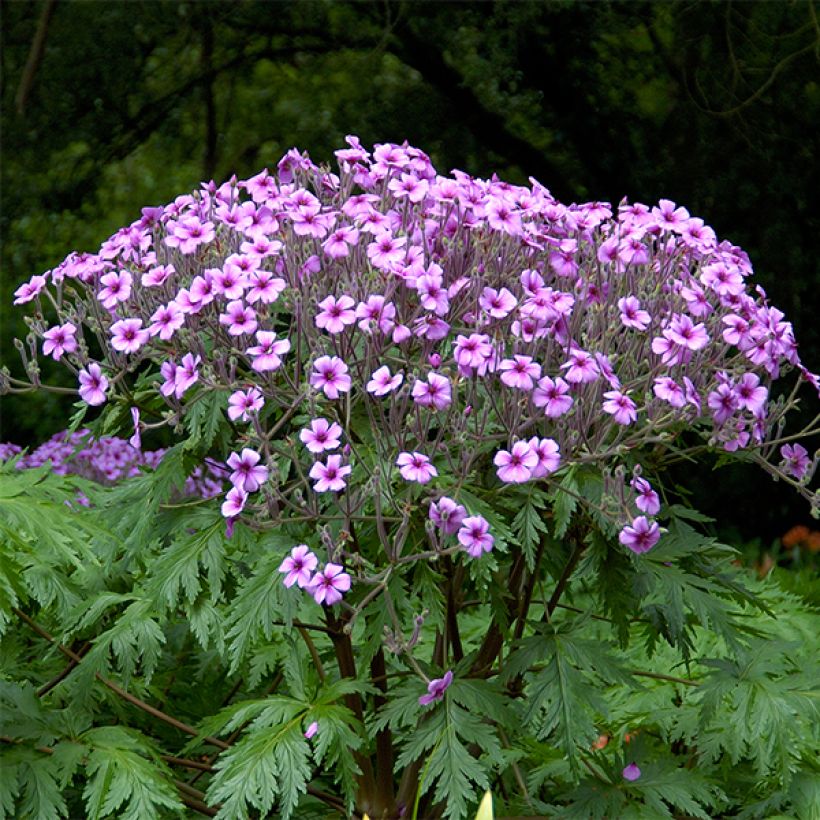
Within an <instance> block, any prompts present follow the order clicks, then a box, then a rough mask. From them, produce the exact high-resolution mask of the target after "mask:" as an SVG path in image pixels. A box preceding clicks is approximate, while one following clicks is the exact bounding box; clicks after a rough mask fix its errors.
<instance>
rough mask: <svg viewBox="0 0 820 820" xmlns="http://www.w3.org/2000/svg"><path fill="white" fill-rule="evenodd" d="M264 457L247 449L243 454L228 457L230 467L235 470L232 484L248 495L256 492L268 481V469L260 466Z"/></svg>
mask: <svg viewBox="0 0 820 820" xmlns="http://www.w3.org/2000/svg"><path fill="white" fill-rule="evenodd" d="M261 459H262V456H260V455H259V453H257V452H255V451H253V450H251V449H249V448H248V447H245V448H244V449H243V450H242V454H241V455H240V454H239V453H231V454H230V456H228V466H229V467H230V468H231V469H232V470H233V472H232V473H231V484H233V485H234V487H239V489H240V490H244V491H245V492H246V493H253V492H256V491H257V490H258V489H259V487H260V486H261V485H262V484H264V483H265V482H266V481H267V480H268V468H267V467H265V465H264V464H260V463H259V462H260V460H261Z"/></svg>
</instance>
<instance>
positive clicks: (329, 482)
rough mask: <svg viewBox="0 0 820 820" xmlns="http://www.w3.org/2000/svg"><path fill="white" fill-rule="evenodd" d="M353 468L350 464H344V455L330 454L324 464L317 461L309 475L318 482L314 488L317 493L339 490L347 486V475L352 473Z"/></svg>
mask: <svg viewBox="0 0 820 820" xmlns="http://www.w3.org/2000/svg"><path fill="white" fill-rule="evenodd" d="M352 470H353V468H352V467H351V466H350V465H349V464H342V457H341V456H339V455H334V456H328V458H327V461H326V462H325V463H324V464H323V463H322V462H321V461H317V462H316V463H315V464H314V465H313V466H312V467H311V468H310V472H309V473H308V475H309V476H310V477H311V478H312V479H313V480H314V481H315V482H316V483H315V484H314V485H313V489H314V491H315V492H317V493H327V492H333V493H336V492H339V491H340V490H343V489H344V488H345V487H346V486H347V482H345V477H346V476H348V475H350V473H351V472H352Z"/></svg>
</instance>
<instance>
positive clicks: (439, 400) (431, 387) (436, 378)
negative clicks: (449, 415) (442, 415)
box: [411, 373, 453, 410]
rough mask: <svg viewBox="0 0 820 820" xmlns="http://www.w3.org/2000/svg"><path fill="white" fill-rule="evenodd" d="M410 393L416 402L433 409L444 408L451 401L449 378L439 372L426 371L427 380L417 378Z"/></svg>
mask: <svg viewBox="0 0 820 820" xmlns="http://www.w3.org/2000/svg"><path fill="white" fill-rule="evenodd" d="M411 395H412V396H413V400H414V401H415V402H416V404H420V405H421V406H422V407H432V408H434V409H435V410H445V409H446V408H448V407H449V406H450V404H452V401H453V394H452V388H451V386H450V380H449V379H448V378H447V377H446V376H442V375H441V374H439V373H428V374H427V381H422V380H421V379H417V380H416V382H415V383H414V384H413V391H412V393H411Z"/></svg>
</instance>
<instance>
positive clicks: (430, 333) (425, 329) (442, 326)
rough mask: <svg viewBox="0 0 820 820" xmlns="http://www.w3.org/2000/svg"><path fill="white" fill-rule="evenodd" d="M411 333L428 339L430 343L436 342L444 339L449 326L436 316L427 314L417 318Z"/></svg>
mask: <svg viewBox="0 0 820 820" xmlns="http://www.w3.org/2000/svg"><path fill="white" fill-rule="evenodd" d="M413 332H414V333H415V334H416V336H420V337H421V338H423V339H429V340H430V341H431V342H438V341H441V339H444V338H445V337H446V336H447V334H448V333H449V332H450V325H449V324H447V322H445V321H444V319H441V318H440V317H438V316H435V315H433V314H431V313H427V314H425V315H424V316H419V318H418V319H416V320H415V321H414V322H413Z"/></svg>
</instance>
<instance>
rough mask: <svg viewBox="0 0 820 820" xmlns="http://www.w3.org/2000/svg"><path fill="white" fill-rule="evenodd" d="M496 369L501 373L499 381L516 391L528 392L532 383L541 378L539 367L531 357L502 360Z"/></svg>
mask: <svg viewBox="0 0 820 820" xmlns="http://www.w3.org/2000/svg"><path fill="white" fill-rule="evenodd" d="M498 369H499V370H500V371H501V381H502V382H504V384H506V385H507V386H508V387H514V388H516V390H526V391H530V390H532V389H533V386H534V382H536V381H538V379H540V378H541V365H540V364H538V362H534V361H533V359H532V356H513V357H512V359H504V360H503V361H502V362H501V364H499V366H498Z"/></svg>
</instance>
